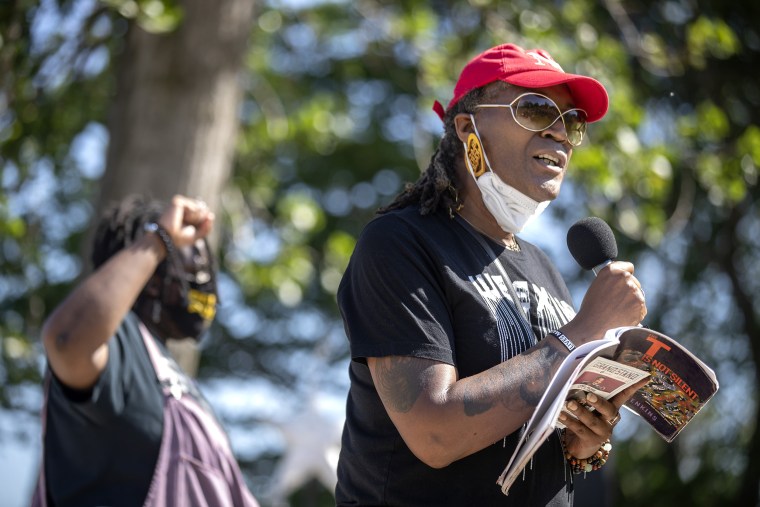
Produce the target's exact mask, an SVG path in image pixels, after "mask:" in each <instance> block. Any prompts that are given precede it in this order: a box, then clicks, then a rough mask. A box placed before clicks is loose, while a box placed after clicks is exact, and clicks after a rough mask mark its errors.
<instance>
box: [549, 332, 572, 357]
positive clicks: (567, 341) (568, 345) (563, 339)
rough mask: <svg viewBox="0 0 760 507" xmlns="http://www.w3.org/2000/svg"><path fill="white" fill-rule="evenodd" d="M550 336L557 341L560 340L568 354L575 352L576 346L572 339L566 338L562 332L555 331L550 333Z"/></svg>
mask: <svg viewBox="0 0 760 507" xmlns="http://www.w3.org/2000/svg"><path fill="white" fill-rule="evenodd" d="M549 334H550V335H552V336H553V337H555V338H556V339H558V340H559V341H560V343H562V345H564V346H565V348H566V349H567V351H568V352H572V351H573V350H575V344H574V343H573V342H571V341H570V338H568V337H567V336H565V334H564V333H563V332H562V331H558V330H556V329H555V330H554V331H549Z"/></svg>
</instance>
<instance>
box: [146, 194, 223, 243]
mask: <svg viewBox="0 0 760 507" xmlns="http://www.w3.org/2000/svg"><path fill="white" fill-rule="evenodd" d="M159 221H160V223H161V225H162V226H163V227H164V228H165V229H166V230H167V232H168V233H169V235H170V236H171V237H172V240H173V241H174V243H175V245H176V246H178V247H183V246H187V245H190V244H192V243H193V242H195V241H196V240H197V239H200V238H203V237H205V236H207V235H208V234H209V232H211V229H212V228H213V224H214V214H213V213H212V212H211V210H210V209H209V207H208V205H207V204H206V203H205V202H204V201H203V200H201V199H192V198H189V197H185V196H183V195H175V196H174V197H173V198H172V200H171V203H170V205H169V206H168V208H167V209H166V211H165V212H164V214H163V215H162V216H161V219H160V220H159Z"/></svg>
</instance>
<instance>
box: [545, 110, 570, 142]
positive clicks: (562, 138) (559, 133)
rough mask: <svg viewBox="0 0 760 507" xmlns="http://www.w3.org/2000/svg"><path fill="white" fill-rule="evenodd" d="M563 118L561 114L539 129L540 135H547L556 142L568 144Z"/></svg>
mask: <svg viewBox="0 0 760 507" xmlns="http://www.w3.org/2000/svg"><path fill="white" fill-rule="evenodd" d="M563 120H564V118H562V117H561V116H560V117H559V118H557V119H556V120H555V122H554V123H552V124H551V125H549V126H548V127H546V128H545V129H544V130H542V131H541V135H542V136H549V137H551V138H552V139H554V140H555V141H557V142H558V143H568V144H569V141H568V140H567V129H566V128H565V122H564V121H563Z"/></svg>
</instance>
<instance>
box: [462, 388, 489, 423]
mask: <svg viewBox="0 0 760 507" xmlns="http://www.w3.org/2000/svg"><path fill="white" fill-rule="evenodd" d="M480 384H482V383H479V385H475V386H471V387H469V388H468V389H467V390H466V391H465V393H464V400H463V404H464V413H465V415H467V416H470V417H472V416H476V415H478V414H482V413H483V412H486V411H487V410H489V409H490V408H491V407H493V401H492V400H490V399H488V391H489V390H488V389H487V387H486V386H484V385H480Z"/></svg>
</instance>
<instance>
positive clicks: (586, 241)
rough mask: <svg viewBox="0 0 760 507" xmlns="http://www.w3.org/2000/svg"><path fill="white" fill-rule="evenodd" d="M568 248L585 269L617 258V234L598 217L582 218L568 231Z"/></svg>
mask: <svg viewBox="0 0 760 507" xmlns="http://www.w3.org/2000/svg"><path fill="white" fill-rule="evenodd" d="M567 248H568V249H569V250H570V253H571V254H572V256H573V257H574V258H575V260H576V261H577V262H578V264H580V265H581V267H582V268H583V269H588V270H590V269H592V268H594V267H595V266H598V265H599V264H602V263H604V262H606V261H608V260H614V259H616V258H617V255H618V249H617V242H616V241H615V235H614V234H613V232H612V229H610V226H609V225H607V222H605V221H604V220H602V219H601V218H598V217H586V218H581V219H580V220H578V221H577V222H575V223H574V224H573V225H572V227H570V229H569V230H568V231H567Z"/></svg>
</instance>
